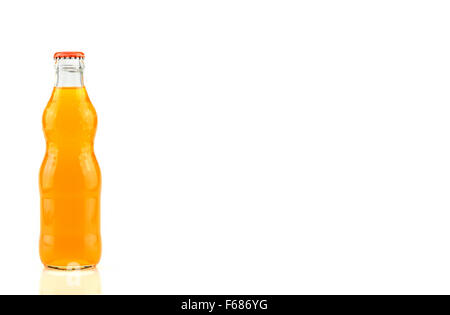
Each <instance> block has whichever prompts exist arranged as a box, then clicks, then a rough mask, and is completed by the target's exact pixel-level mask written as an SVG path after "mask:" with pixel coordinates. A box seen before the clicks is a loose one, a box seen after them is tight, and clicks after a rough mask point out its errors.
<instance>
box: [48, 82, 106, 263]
mask: <svg viewBox="0 0 450 315" xmlns="http://www.w3.org/2000/svg"><path fill="white" fill-rule="evenodd" d="M43 128H44V134H45V138H46V142H47V150H46V154H45V158H44V161H43V163H42V166H41V169H40V175H39V186H40V193H41V236H40V256H41V260H42V263H43V264H44V265H45V266H47V267H50V268H56V269H66V270H67V269H69V270H70V269H84V268H90V267H94V266H95V265H97V264H98V262H99V261H100V256H101V235H100V191H101V174H100V168H99V165H98V162H97V159H96V157H95V154H94V137H95V132H96V128H97V114H96V112H95V109H94V107H93V105H92V103H91V101H90V100H89V97H88V95H87V92H86V89H85V87H84V86H75V87H58V86H55V88H54V90H53V93H52V96H51V98H50V101H49V102H48V104H47V107H46V108H45V111H44V115H43Z"/></svg>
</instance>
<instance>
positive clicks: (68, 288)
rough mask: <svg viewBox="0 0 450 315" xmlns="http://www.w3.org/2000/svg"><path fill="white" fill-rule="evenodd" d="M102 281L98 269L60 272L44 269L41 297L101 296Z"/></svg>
mask: <svg viewBox="0 0 450 315" xmlns="http://www.w3.org/2000/svg"><path fill="white" fill-rule="evenodd" d="M101 293H102V289H101V279H100V273H99V272H98V270H97V269H91V270H74V271H59V270H50V269H44V270H43V271H42V275H41V285H40V294H41V295H97V294H101Z"/></svg>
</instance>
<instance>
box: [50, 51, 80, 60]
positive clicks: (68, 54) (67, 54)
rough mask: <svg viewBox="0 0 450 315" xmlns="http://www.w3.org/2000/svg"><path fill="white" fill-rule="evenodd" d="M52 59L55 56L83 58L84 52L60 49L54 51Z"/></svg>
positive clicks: (55, 57)
mask: <svg viewBox="0 0 450 315" xmlns="http://www.w3.org/2000/svg"><path fill="white" fill-rule="evenodd" d="M53 58H54V59H57V58H82V59H83V58H84V53H82V52H81V51H61V52H57V53H55V55H54V56H53Z"/></svg>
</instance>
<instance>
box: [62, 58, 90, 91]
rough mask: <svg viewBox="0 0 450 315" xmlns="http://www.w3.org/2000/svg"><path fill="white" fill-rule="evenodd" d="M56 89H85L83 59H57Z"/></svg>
mask: <svg viewBox="0 0 450 315" xmlns="http://www.w3.org/2000/svg"><path fill="white" fill-rule="evenodd" d="M55 68H56V83H55V87H83V86H84V80H83V70H84V61H83V59H81V58H60V59H56V63H55Z"/></svg>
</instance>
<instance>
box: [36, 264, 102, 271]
mask: <svg viewBox="0 0 450 315" xmlns="http://www.w3.org/2000/svg"><path fill="white" fill-rule="evenodd" d="M44 266H45V268H47V269H50V270H62V271H79V270H89V269H95V267H96V265H85V266H51V265H44Z"/></svg>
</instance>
